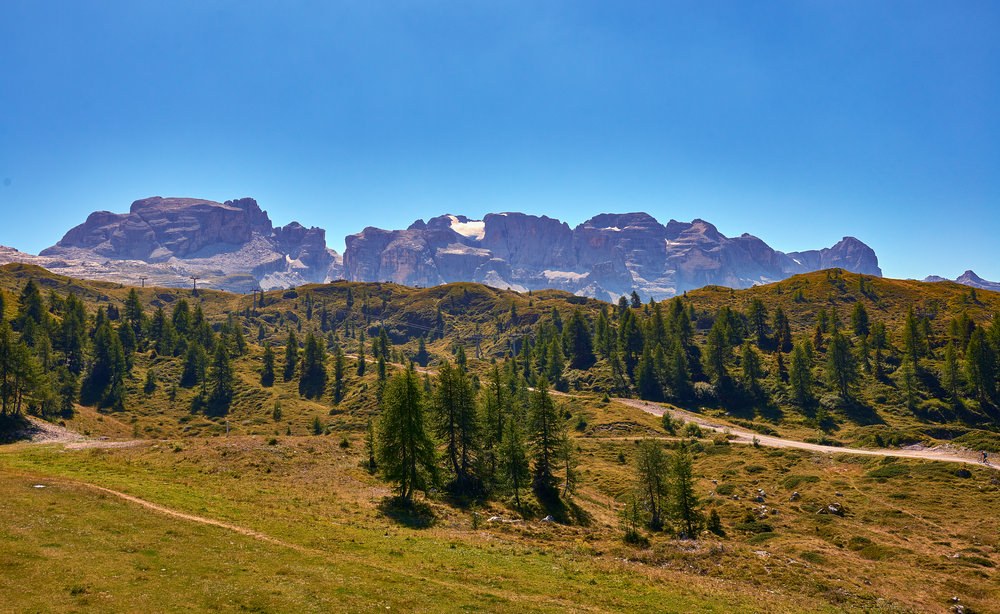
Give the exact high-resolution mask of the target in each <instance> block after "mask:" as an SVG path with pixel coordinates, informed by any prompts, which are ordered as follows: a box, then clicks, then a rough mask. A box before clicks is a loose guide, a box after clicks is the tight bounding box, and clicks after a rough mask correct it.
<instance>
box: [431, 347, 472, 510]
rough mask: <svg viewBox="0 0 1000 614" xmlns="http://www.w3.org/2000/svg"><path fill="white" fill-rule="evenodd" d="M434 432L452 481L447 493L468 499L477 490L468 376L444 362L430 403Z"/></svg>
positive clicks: (470, 388)
mask: <svg viewBox="0 0 1000 614" xmlns="http://www.w3.org/2000/svg"><path fill="white" fill-rule="evenodd" d="M433 407H434V414H435V417H436V420H435V427H436V428H435V431H436V434H437V437H438V439H439V440H441V441H443V442H444V446H445V458H446V460H447V462H448V468H449V469H450V471H451V473H452V475H453V476H454V480H453V481H452V483H451V484H450V489H451V490H452V492H453V493H455V494H457V495H468V494H472V493H474V492H475V491H477V490H478V489H479V487H480V481H479V478H478V477H477V476H476V475H475V472H474V469H473V468H474V466H475V464H476V461H477V460H478V454H479V435H480V429H479V421H478V416H477V415H476V403H475V397H474V395H473V390H472V382H471V381H470V380H469V376H468V375H467V374H466V373H465V372H464V371H462V370H461V369H458V368H455V367H452V366H451V363H450V362H448V361H445V362H444V363H442V365H441V367H440V368H439V369H438V376H437V386H435V388H434V399H433Z"/></svg>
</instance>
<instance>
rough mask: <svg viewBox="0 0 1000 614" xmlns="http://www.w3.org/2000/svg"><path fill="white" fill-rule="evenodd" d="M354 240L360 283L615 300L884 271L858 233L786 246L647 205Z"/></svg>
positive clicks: (379, 233) (348, 257)
mask: <svg viewBox="0 0 1000 614" xmlns="http://www.w3.org/2000/svg"><path fill="white" fill-rule="evenodd" d="M346 243H347V249H346V250H345V252H344V276H345V278H347V279H349V280H352V281H393V282H396V283H401V284H407V285H420V286H423V285H435V284H440V283H446V282H452V281H477V282H481V283H486V284H489V285H493V286H498V287H505V288H513V289H516V290H527V289H541V288H558V289H562V290H568V291H570V292H575V293H577V294H581V295H585V296H591V297H596V298H602V299H612V300H614V299H616V298H617V297H618V296H621V295H623V294H628V293H630V292H632V291H633V290H636V291H637V292H638V293H639V294H640V295H641V296H643V297H644V298H645V297H650V296H651V297H655V298H657V299H661V298H667V297H670V296H675V295H676V294H678V293H682V292H684V291H686V290H690V289H694V288H699V287H702V286H705V285H709V284H717V285H723V286H730V287H734V288H745V287H749V286H752V285H755V284H761V283H769V282H773V281H779V280H781V279H785V278H787V277H789V276H791V275H794V274H796V273H805V272H808V271H815V270H819V269H823V268H833V267H840V268H844V269H847V270H850V271H854V272H858V273H864V274H867V275H876V276H881V274H882V271H881V269H879V267H878V258H877V257H876V255H875V252H874V251H872V249H871V248H870V247H868V246H867V245H865V244H864V243H862V242H861V241H859V240H857V239H855V238H853V237H845V238H844V239H843V240H842V241H840V242H839V243H837V244H836V245H834V246H833V247H830V248H825V249H821V250H812V251H807V252H797V253H791V254H784V253H781V252H778V251H775V250H773V249H772V248H771V247H769V246H768V245H767V244H766V243H764V242H763V241H762V240H760V239H758V238H757V237H754V236H751V235H747V234H744V235H741V236H739V237H735V238H729V237H726V236H724V235H723V234H722V233H720V232H719V231H718V229H717V228H716V227H715V226H713V225H712V224H710V223H708V222H706V221H704V220H694V221H692V222H688V223H685V222H678V221H675V220H671V221H670V222H668V223H667V224H666V225H663V224H660V223H659V222H658V221H657V220H656V219H654V218H653V217H652V216H650V215H648V214H646V213H623V214H602V215H598V216H596V217H594V218H591V219H590V220H587V221H586V222H584V223H583V224H580V225H579V226H577V227H576V228H573V229H571V228H570V227H569V226H568V225H567V224H565V223H564V222H560V221H559V220H555V219H552V218H549V217H545V216H541V217H538V216H533V215H526V214H523V213H497V214H489V215H487V216H485V217H484V218H483V219H482V220H470V219H468V218H466V217H464V216H457V215H443V216H440V217H436V218H433V219H431V220H430V221H428V222H426V223H425V222H424V221H423V220H417V221H416V222H414V223H413V224H411V225H410V227H409V228H407V229H406V230H382V229H379V228H373V227H369V228H366V229H364V230H363V231H361V232H360V233H358V234H355V235H351V236H349V237H347V241H346Z"/></svg>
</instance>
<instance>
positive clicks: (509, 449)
mask: <svg viewBox="0 0 1000 614" xmlns="http://www.w3.org/2000/svg"><path fill="white" fill-rule="evenodd" d="M499 461H500V464H499V465H500V466H499V469H500V475H501V477H502V478H503V480H504V482H505V483H506V484H507V485H508V487H509V488H510V489H511V491H513V493H514V504H515V505H516V506H517V508H518V509H520V508H521V490H522V489H523V488H524V487H525V486H526V485H527V484H528V481H529V480H530V479H531V467H530V464H529V463H528V455H527V452H526V450H525V445H524V434H523V433H522V432H521V426H520V424H519V423H518V421H517V420H508V421H507V423H506V425H505V426H504V434H503V440H502V441H501V444H500V455H499Z"/></svg>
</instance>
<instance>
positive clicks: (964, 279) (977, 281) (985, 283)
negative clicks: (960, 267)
mask: <svg viewBox="0 0 1000 614" xmlns="http://www.w3.org/2000/svg"><path fill="white" fill-rule="evenodd" d="M924 281H931V282H939V281H954V282H955V283H959V284H962V285H963V286H969V287H970V288H978V289H980V290H992V291H993V292H1000V283H997V282H995V281H989V280H986V279H983V278H982V277H980V276H979V275H976V273H975V271H971V270H970V271H966V272H964V273H962V274H961V275H959V276H958V277H956V278H955V279H947V278H945V277H940V276H938V275H931V276H929V277H926V278H924Z"/></svg>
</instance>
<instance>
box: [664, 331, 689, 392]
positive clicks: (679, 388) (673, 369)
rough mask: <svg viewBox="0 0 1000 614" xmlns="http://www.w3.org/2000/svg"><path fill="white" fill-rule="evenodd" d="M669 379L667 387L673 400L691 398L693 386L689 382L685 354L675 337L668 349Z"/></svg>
mask: <svg viewBox="0 0 1000 614" xmlns="http://www.w3.org/2000/svg"><path fill="white" fill-rule="evenodd" d="M668 364H669V369H668V371H667V372H668V374H669V376H668V377H669V380H668V386H667V387H668V388H669V389H670V395H671V397H673V399H674V400H675V401H686V400H688V399H690V398H691V396H692V392H693V386H692V384H691V372H690V370H689V369H688V361H687V355H686V354H685V353H684V348H683V347H682V346H681V343H680V340H679V339H675V340H674V344H673V346H672V347H671V349H670V358H669V363H668Z"/></svg>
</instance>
